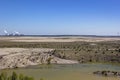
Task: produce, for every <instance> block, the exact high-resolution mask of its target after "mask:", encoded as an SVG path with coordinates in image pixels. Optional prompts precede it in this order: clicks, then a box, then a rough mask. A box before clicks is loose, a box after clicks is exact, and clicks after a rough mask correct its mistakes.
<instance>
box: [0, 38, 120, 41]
mask: <svg viewBox="0 0 120 80" xmlns="http://www.w3.org/2000/svg"><path fill="white" fill-rule="evenodd" d="M0 40H4V41H12V42H75V41H85V42H100V41H117V40H120V38H107V37H0Z"/></svg>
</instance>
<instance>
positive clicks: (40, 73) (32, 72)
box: [0, 64, 120, 80]
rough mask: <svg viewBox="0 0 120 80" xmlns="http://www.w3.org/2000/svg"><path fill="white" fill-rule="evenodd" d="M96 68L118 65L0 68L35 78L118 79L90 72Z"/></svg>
mask: <svg viewBox="0 0 120 80" xmlns="http://www.w3.org/2000/svg"><path fill="white" fill-rule="evenodd" d="M98 70H110V71H120V66H118V65H110V64H73V65H38V66H29V67H27V68H19V69H9V70H1V71H0V72H2V71H7V72H8V74H11V72H13V71H15V72H17V73H23V74H25V75H29V76H33V77H34V78H35V79H36V80H38V79H40V78H44V79H45V80H118V79H120V78H118V77H102V76H96V75H93V74H92V73H93V72H94V71H98Z"/></svg>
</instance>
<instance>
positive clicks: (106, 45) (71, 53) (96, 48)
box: [0, 41, 120, 64]
mask: <svg viewBox="0 0 120 80" xmlns="http://www.w3.org/2000/svg"><path fill="white" fill-rule="evenodd" d="M3 47H4V48H6V47H7V48H12V47H18V48H52V49H55V51H54V52H53V53H52V54H53V55H55V56H57V57H59V58H63V59H71V60H78V61H79V62H80V63H85V62H116V63H119V62H120V41H108V42H83V41H81V42H9V41H0V48H3ZM48 64H49V60H48Z"/></svg>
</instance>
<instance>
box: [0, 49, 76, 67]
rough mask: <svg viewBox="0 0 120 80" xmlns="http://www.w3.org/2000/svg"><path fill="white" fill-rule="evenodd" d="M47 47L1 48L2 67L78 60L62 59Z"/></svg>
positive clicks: (70, 62)
mask: <svg viewBox="0 0 120 80" xmlns="http://www.w3.org/2000/svg"><path fill="white" fill-rule="evenodd" d="M52 51H54V49H47V48H44V49H42V48H0V69H6V68H16V67H26V66H29V65H38V64H48V60H49V59H51V60H50V63H55V64H75V63H78V61H73V60H65V59H60V58H58V57H56V56H54V55H52Z"/></svg>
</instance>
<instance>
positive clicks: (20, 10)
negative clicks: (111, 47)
mask: <svg viewBox="0 0 120 80" xmlns="http://www.w3.org/2000/svg"><path fill="white" fill-rule="evenodd" d="M4 30H7V31H8V32H9V33H12V32H14V31H18V32H20V33H22V34H26V35H118V34H119V33H120V0H0V34H4Z"/></svg>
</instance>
